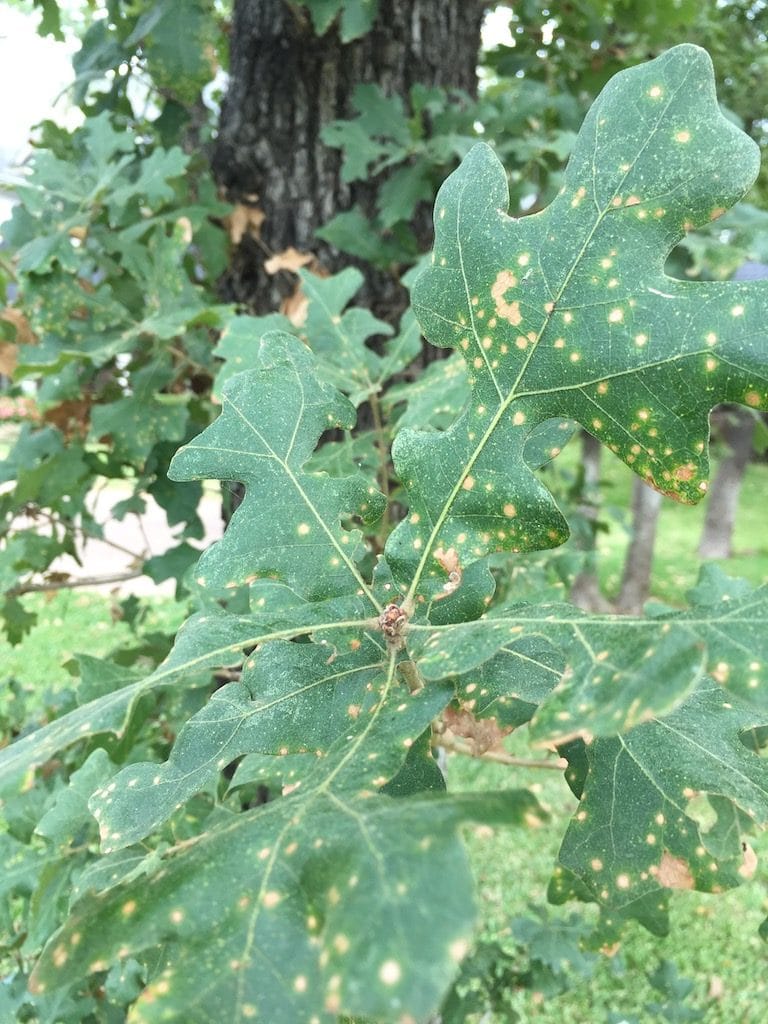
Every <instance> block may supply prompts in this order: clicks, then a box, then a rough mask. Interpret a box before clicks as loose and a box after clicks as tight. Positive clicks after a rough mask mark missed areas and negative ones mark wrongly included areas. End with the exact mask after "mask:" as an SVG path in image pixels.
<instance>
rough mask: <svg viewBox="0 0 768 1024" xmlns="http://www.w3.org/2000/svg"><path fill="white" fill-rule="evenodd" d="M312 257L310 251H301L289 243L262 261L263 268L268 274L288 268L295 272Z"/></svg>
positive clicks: (304, 265)
mask: <svg viewBox="0 0 768 1024" xmlns="http://www.w3.org/2000/svg"><path fill="white" fill-rule="evenodd" d="M314 258H315V257H314V255H313V254H312V253H311V252H301V251H300V250H299V249H295V248H294V247H293V246H292V245H289V246H288V248H287V249H283V251H282V252H276V253H275V255H274V256H270V258H269V259H268V260H266V262H265V263H264V269H265V270H266V272H267V273H268V274H277V273H278V272H279V271H281V270H289V271H290V272H291V273H295V272H296V271H297V270H299V269H300V268H301V267H306V266H307V265H308V264H310V263H312V261H313V260H314Z"/></svg>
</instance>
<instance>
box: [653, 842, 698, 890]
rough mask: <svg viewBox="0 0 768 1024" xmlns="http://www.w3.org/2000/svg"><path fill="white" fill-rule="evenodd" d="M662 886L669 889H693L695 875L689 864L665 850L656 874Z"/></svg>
mask: <svg viewBox="0 0 768 1024" xmlns="http://www.w3.org/2000/svg"><path fill="white" fill-rule="evenodd" d="M654 873H655V875H656V879H657V881H658V882H659V884H660V885H663V886H665V887H666V888H667V889H693V875H692V874H691V869H690V867H689V866H688V864H687V862H686V861H684V860H683V859H682V858H681V857H675V856H674V855H673V854H671V853H670V852H669V850H665V851H664V853H663V854H662V856H661V861H660V862H659V866H658V869H657V870H656V872H654Z"/></svg>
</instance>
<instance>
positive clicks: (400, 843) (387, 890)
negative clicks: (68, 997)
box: [32, 676, 538, 1024]
mask: <svg viewBox="0 0 768 1024" xmlns="http://www.w3.org/2000/svg"><path fill="white" fill-rule="evenodd" d="M389 680H390V682H389V683H386V684H385V686H390V685H393V684H392V676H390V677H389ZM401 689H402V693H401V692H400V690H401ZM397 690H398V692H397V694H393V696H397V698H398V699H397V702H394V701H393V702H390V703H387V702H386V701H383V700H381V701H379V703H378V704H377V705H376V706H375V707H374V709H373V710H372V711H371V712H370V713H367V714H365V715H360V716H358V717H357V718H355V719H352V720H351V721H350V726H349V729H348V731H347V732H346V734H345V735H344V736H343V737H341V739H340V740H339V741H338V742H337V743H335V744H334V745H333V747H332V748H331V749H330V750H329V752H328V754H327V756H326V757H325V758H322V759H319V760H318V762H317V769H316V771H315V772H313V774H312V776H311V777H310V778H308V779H305V780H304V782H303V784H302V786H301V787H299V788H298V789H296V790H294V791H293V793H291V795H290V796H287V797H284V798H282V799H279V800H276V801H275V802H273V803H269V804H267V805H265V806H263V807H261V808H258V809H254V810H250V811H246V812H244V813H240V814H230V815H220V816H219V817H218V819H216V818H214V819H212V820H211V823H210V825H209V827H208V828H207V829H206V830H205V831H204V832H203V834H201V835H199V836H196V837H195V838H194V839H193V840H192V841H187V842H181V843H179V845H178V846H177V847H176V848H174V849H172V850H170V851H168V853H167V854H166V855H165V856H164V857H163V859H162V862H161V865H160V867H161V870H159V871H155V872H153V873H152V874H151V875H150V876H149V877H140V878H137V879H134V880H128V881H126V882H125V883H124V884H122V885H118V886H113V887H111V888H109V889H108V890H107V891H106V892H103V893H101V894H93V893H90V894H86V895H84V896H83V897H82V898H81V899H80V900H79V902H78V903H77V905H76V906H75V907H74V908H73V911H72V914H71V916H70V918H69V920H68V921H67V923H66V925H65V926H64V928H63V929H61V930H60V931H59V932H58V933H57V934H55V935H54V936H53V937H52V938H51V940H50V942H49V944H48V946H47V948H46V950H45V951H44V953H43V956H42V959H41V961H40V963H39V965H38V968H37V970H36V972H35V974H34V977H33V981H32V988H33V989H34V990H35V992H40V991H48V990H49V989H50V988H53V987H56V986H58V985H60V984H63V983H66V982H67V981H68V980H69V979H70V978H78V979H82V978H84V977H86V976H87V975H88V974H89V973H91V972H94V971H101V970H106V969H107V967H108V966H109V965H110V964H111V963H113V962H114V961H116V960H117V959H118V958H125V957H126V956H129V955H140V954H141V953H142V952H144V951H149V950H154V949H159V948H163V949H165V950H166V962H167V967H166V968H165V969H164V970H163V971H162V973H161V974H160V975H159V976H157V977H156V978H155V979H154V980H153V981H152V983H151V984H149V985H148V986H147V988H146V989H145V990H144V992H143V993H142V994H141V996H140V997H139V999H138V1000H137V1002H136V1003H135V1004H134V1006H133V1007H132V1010H131V1014H132V1017H133V1019H134V1020H136V1021H137V1022H138V1021H141V1022H142V1024H160V1022H161V1021H167V1020H184V1021H186V1022H189V1024H210V1021H212V1020H218V1019H220V1017H221V1013H222V1008H223V1007H224V1008H226V1018H227V1020H231V1021H242V1022H245V1021H247V1020H248V1019H257V1020H265V1021H269V1022H270V1024H296V1022H297V1021H309V1020H310V1019H317V1020H323V1021H328V1022H329V1024H330V1022H331V1021H333V1020H335V1019H336V1016H337V1015H338V1014H349V1015H361V1016H365V1017H370V1018H373V1019H375V1020H381V1021H396V1020H402V1019H403V1018H404V1017H405V1016H406V1015H410V1017H411V1018H412V1019H416V1020H425V1019H427V1018H428V1017H429V1016H430V1014H432V1013H434V1012H435V1010H436V1009H437V1007H438V1005H439V1002H440V999H441V997H442V995H443V993H444V992H445V990H446V988H447V987H448V985H449V983H450V981H451V979H452V978H453V976H454V974H455V972H456V971H457V969H458V964H459V961H460V959H461V957H462V956H463V954H464V953H465V952H466V951H467V949H468V948H469V943H470V940H471V935H472V928H473V923H474V919H475V908H474V906H473V900H472V896H471V889H472V881H471V872H470V868H469V863H468V858H467V855H466V852H465V850H464V847H463V844H462V842H461V838H460V836H459V834H458V829H459V826H460V825H461V823H462V822H464V821H470V820H477V821H481V822H486V823H489V824H502V823H506V824H510V823H513V822H520V821H521V820H522V819H523V816H524V815H525V814H526V813H530V812H534V811H536V810H538V805H537V803H536V801H535V799H534V798H533V797H532V796H531V795H530V794H528V793H526V792H519V791H510V792H508V793H505V794H490V795H486V796H482V795H478V794H468V795H466V796H461V795H459V796H456V797H451V796H447V795H441V794H435V795H431V796H427V795H424V796H417V797H414V796H412V795H411V796H410V797H409V798H408V799H393V798H392V797H389V796H385V795H381V794H379V793H378V792H377V790H378V788H379V787H380V785H381V779H382V778H384V779H391V778H392V777H394V776H397V775H398V772H399V770H400V769H401V767H402V765H403V763H404V762H405V760H406V756H407V753H408V750H409V748H410V747H411V746H412V745H413V744H414V743H415V742H416V741H417V740H418V737H420V736H421V735H422V734H423V733H424V730H425V728H426V727H427V726H428V724H429V722H430V721H431V720H432V718H433V717H434V716H435V715H436V714H437V713H438V712H439V711H440V710H441V709H442V707H444V705H445V703H446V702H447V701H448V700H449V699H450V696H451V693H450V689H449V688H442V687H437V686H433V687H430V688H422V690H421V691H420V692H419V693H418V694H415V695H411V694H409V693H408V691H407V689H406V688H405V687H402V688H400V687H398V688H397ZM424 906H428V907H429V908H430V911H429V913H428V914H425V913H424ZM372 922H375V929H373V930H372V928H371V923H372ZM201 978H204V979H205V984H203V985H201V984H200V979H201Z"/></svg>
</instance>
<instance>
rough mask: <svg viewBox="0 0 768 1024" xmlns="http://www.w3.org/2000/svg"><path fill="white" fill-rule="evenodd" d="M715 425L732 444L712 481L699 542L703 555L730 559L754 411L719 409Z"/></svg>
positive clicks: (747, 459)
mask: <svg viewBox="0 0 768 1024" xmlns="http://www.w3.org/2000/svg"><path fill="white" fill-rule="evenodd" d="M716 417H717V418H716V419H715V417H714V416H713V426H714V425H715V423H716V424H717V432H718V434H719V435H720V437H721V438H722V439H723V440H724V441H725V442H726V444H727V445H728V447H729V449H730V450H729V452H728V454H727V455H726V456H725V458H724V459H723V460H722V462H721V463H720V466H719V468H718V470H717V473H716V474H715V479H714V480H713V481H712V487H711V488H710V491H709V497H708V498H707V515H706V518H705V519H704V529H703V531H702V534H701V541H700V542H699V555H700V556H701V557H702V558H730V557H731V540H732V537H733V527H734V525H735V523H736V509H737V508H738V505H739V493H740V491H741V484H742V481H743V479H744V471H745V470H746V468H747V465H748V464H749V459H750V456H751V455H752V438H753V436H754V433H755V424H756V422H757V421H756V419H755V416H754V414H753V413H751V412H749V411H748V410H747V409H741V408H739V407H738V406H729V407H727V408H725V409H721V410H718V412H717V413H716Z"/></svg>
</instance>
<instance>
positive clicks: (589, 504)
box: [571, 430, 611, 612]
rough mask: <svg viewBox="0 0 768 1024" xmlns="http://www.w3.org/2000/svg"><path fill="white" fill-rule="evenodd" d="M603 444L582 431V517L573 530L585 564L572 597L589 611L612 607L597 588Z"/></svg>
mask: <svg viewBox="0 0 768 1024" xmlns="http://www.w3.org/2000/svg"><path fill="white" fill-rule="evenodd" d="M601 455H602V446H601V444H600V442H599V441H598V440H597V438H596V437H593V436H592V435H591V434H588V433H587V432H586V430H584V431H582V434H581V470H582V481H581V501H580V503H579V505H578V509H577V510H578V512H579V514H580V515H581V516H582V519H583V529H581V530H580V531H578V532H577V531H576V530H574V534H575V541H576V546H577V547H578V548H579V550H580V551H584V552H585V555H586V558H585V565H584V568H583V569H582V571H581V572H580V573H578V575H577V576H576V578H575V579H574V581H573V584H572V586H571V600H572V601H573V603H574V604H575V605H577V607H579V608H583V609H584V611H589V612H608V611H611V604H610V602H609V601H608V600H607V599H606V598H605V597H604V596H603V594H602V592H601V590H600V581H599V580H598V577H597V567H596V541H597V518H598V514H599V511H600V494H599V490H598V488H599V485H600V460H601Z"/></svg>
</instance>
